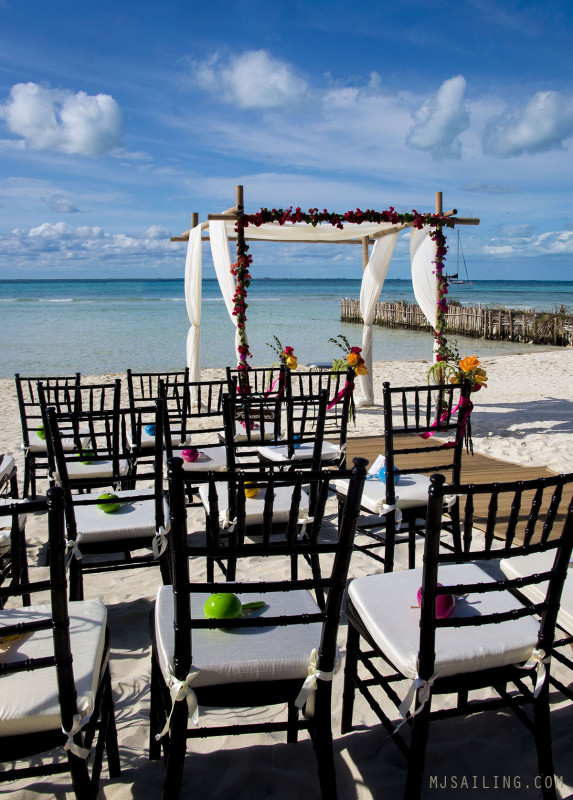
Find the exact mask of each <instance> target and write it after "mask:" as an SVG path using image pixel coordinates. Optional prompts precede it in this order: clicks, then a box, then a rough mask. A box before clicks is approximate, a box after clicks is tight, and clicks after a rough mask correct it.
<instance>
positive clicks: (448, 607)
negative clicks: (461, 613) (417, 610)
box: [417, 583, 456, 619]
mask: <svg viewBox="0 0 573 800" xmlns="http://www.w3.org/2000/svg"><path fill="white" fill-rule="evenodd" d="M441 585H442V584H441V583H438V586H441ZM417 598H418V605H419V606H421V605H422V587H421V586H420V588H419V589H418V594H417ZM455 607H456V599H455V597H454V596H453V594H439V595H438V596H437V597H436V617H437V619H446V617H451V615H452V614H453V613H454V609H455Z"/></svg>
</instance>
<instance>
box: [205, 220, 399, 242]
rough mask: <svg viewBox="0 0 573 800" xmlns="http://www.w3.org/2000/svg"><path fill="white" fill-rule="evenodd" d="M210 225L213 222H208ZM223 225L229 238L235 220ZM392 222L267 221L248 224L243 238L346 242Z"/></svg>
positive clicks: (361, 237)
mask: <svg viewBox="0 0 573 800" xmlns="http://www.w3.org/2000/svg"><path fill="white" fill-rule="evenodd" d="M210 224H211V225H212V224H213V223H210ZM220 224H221V225H225V226H226V229H227V234H228V236H229V237H230V238H234V237H235V222H234V221H227V222H225V221H221V223H220ZM395 227H396V226H395V225H394V224H393V223H392V222H380V223H376V222H363V223H361V224H357V223H348V222H345V223H344V228H342V229H340V228H336V227H334V226H333V225H328V224H322V225H317V226H316V227H315V226H314V225H307V224H305V223H295V224H294V225H293V224H292V223H290V222H288V223H286V225H280V224H279V223H278V222H267V223H265V224H264V225H259V226H258V227H257V226H256V225H249V226H248V228H246V229H245V238H247V239H260V240H262V241H267V242H292V241H297V240H302V241H305V242H347V241H350V240H352V239H355V240H360V239H363V238H364V237H365V236H373V235H374V234H376V233H379V232H380V231H384V230H388V228H395Z"/></svg>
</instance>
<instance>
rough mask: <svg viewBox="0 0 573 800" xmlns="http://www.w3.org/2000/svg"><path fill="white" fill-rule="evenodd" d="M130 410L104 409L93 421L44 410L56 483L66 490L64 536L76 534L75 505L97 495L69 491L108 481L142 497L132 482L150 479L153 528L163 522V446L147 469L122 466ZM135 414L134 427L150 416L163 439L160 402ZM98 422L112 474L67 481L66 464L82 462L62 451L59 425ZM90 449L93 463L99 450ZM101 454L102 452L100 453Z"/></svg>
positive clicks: (91, 501)
mask: <svg viewBox="0 0 573 800" xmlns="http://www.w3.org/2000/svg"><path fill="white" fill-rule="evenodd" d="M132 411H133V409H131V408H123V409H115V410H111V411H104V412H101V414H98V415H97V417H98V420H95V421H94V419H93V418H92V415H88V414H72V415H65V416H64V418H63V420H61V419H60V417H59V415H58V414H57V413H56V410H55V408H52V407H50V408H48V409H47V410H46V420H47V430H48V431H49V447H50V450H51V451H52V453H53V458H54V464H55V470H56V476H57V482H58V483H59V484H60V485H61V486H62V488H63V490H64V492H65V498H66V527H67V537H68V539H69V540H70V541H72V540H75V539H76V537H77V526H76V520H75V515H74V505H75V504H82V505H83V504H86V505H92V504H97V503H98V500H97V498H94V497H92V498H90V497H83V498H81V499H80V498H79V497H78V496H77V495H76V496H74V495H73V491H72V490H73V489H74V488H76V487H80V488H88V489H92V488H96V487H98V486H99V487H103V486H106V487H107V486H109V485H110V484H114V485H117V486H119V488H122V485H123V484H125V485H126V488H128V489H129V488H131V489H133V496H131V495H130V499H131V500H137V499H141V497H140V496H139V495H138V494H137V488H136V487H135V488H134V487H133V485H132V484H134V483H136V482H139V483H140V484H142V483H145V484H147V483H148V482H149V481H151V480H153V483H154V489H155V492H154V495H155V521H156V529H157V530H158V529H159V528H160V527H162V526H163V525H164V505H163V449H162V448H161V447H157V448H156V449H155V454H154V461H153V464H151V465H149V464H148V465H147V466H148V469H147V470H142V469H139V470H138V471H137V473H136V474H135V475H133V474H126V472H125V469H124V467H123V466H122V462H125V460H127V459H128V458H129V450H128V446H127V427H128V425H129V421H130V419H131V414H132ZM136 414H137V417H138V425H137V429H138V430H139V431H140V432H141V430H142V428H143V426H144V423H143V418H144V417H145V418H148V419H149V418H150V416H151V415H153V419H154V423H153V424H154V425H155V435H156V439H157V441H158V442H162V441H163V438H164V437H163V419H164V409H163V402H162V401H161V400H160V399H158V400H156V401H155V404H154V405H153V406H141V407H140V408H138V409H137V410H136ZM98 421H99V422H100V423H101V425H102V429H101V430H99V431H98V433H97V434H95V436H96V439H97V438H100V439H101V437H104V438H105V443H106V445H105V446H110V447H112V448H114V449H113V450H112V451H110V452H109V454H108V458H107V459H106V460H111V462H112V465H113V471H112V473H111V475H107V476H100V477H90V476H89V475H88V476H86V478H85V479H82V480H81V481H72V480H70V476H69V469H68V465H69V464H70V463H74V462H76V463H77V462H81V461H82V456H81V455H79V454H78V453H77V452H74V453H68V452H66V451H64V448H63V444H62V435H61V430H60V425H61V424H64V425H68V424H69V423H71V424H72V426H73V427H74V428H82V429H83V428H84V426H85V425H87V426H88V427H90V430H94V431H95V429H96V427H95V426H96V422H98ZM140 435H141V434H140ZM90 436H91V434H90ZM101 444H102V442H101V441H100V445H101ZM133 446H134V448H138V443H137V441H136V442H135V443H133ZM92 452H93V455H94V458H93V460H92V463H96V464H97V459H98V453H97V451H96V450H95V449H94V450H93V451H92ZM100 455H105V453H104V454H102V453H100Z"/></svg>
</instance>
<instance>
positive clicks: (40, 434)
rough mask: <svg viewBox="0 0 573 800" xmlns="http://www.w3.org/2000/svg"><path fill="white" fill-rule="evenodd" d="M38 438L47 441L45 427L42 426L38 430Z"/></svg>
mask: <svg viewBox="0 0 573 800" xmlns="http://www.w3.org/2000/svg"><path fill="white" fill-rule="evenodd" d="M36 436H37V437H38V439H45V438H46V431H45V430H44V426H43V425H40V427H39V428H38V430H37V431H36Z"/></svg>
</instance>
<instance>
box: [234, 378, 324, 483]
mask: <svg viewBox="0 0 573 800" xmlns="http://www.w3.org/2000/svg"><path fill="white" fill-rule="evenodd" d="M327 401H328V395H327V393H326V390H324V389H323V390H322V392H320V393H319V394H316V395H309V396H306V397H289V396H287V395H282V396H280V397H277V396H274V397H265V396H261V395H250V396H243V395H240V394H239V393H238V392H237V394H236V395H232V394H225V395H223V418H224V424H225V448H226V451H227V469H228V470H231V471H233V470H234V469H235V468H237V465H238V464H239V459H240V468H241V469H248V468H253V467H254V468H256V469H258V468H259V467H260V463H259V461H258V458H257V459H255V461H252V459H253V458H254V457H255V455H256V453H255V451H256V449H257V448H259V447H261V446H273V447H274V446H278V447H281V448H285V455H286V456H287V457H288V458H289V459H292V457H293V456H294V455H295V451H296V450H298V449H299V448H300V447H301V446H302V445H305V447H308V446H309V445H311V446H312V449H311V450H310V449H309V459H308V466H310V468H312V469H320V463H321V453H322V443H323V440H324V424H325V419H326V406H327ZM245 459H247V460H246V461H245ZM297 463H298V462H297ZM301 466H302V462H301Z"/></svg>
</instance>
